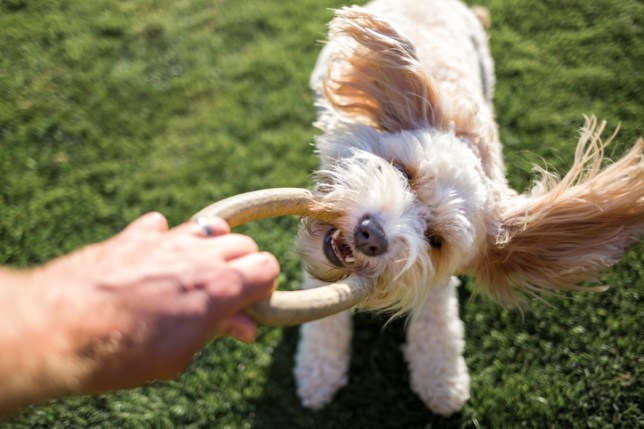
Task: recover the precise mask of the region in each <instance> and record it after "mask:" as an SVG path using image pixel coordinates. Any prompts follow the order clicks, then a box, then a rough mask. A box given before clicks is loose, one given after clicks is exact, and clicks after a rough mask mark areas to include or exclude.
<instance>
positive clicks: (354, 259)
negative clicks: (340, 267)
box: [344, 256, 356, 264]
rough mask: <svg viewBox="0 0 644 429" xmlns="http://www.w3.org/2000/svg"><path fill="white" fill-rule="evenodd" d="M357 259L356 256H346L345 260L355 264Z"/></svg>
mask: <svg viewBox="0 0 644 429" xmlns="http://www.w3.org/2000/svg"><path fill="white" fill-rule="evenodd" d="M355 261H356V258H354V257H353V256H347V257H346V258H344V262H346V263H347V264H353V263H354V262H355Z"/></svg>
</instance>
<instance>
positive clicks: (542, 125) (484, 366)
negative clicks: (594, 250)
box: [0, 0, 644, 429]
mask: <svg viewBox="0 0 644 429" xmlns="http://www.w3.org/2000/svg"><path fill="white" fill-rule="evenodd" d="M477 3H478V4H483V5H485V6H487V7H488V8H489V9H490V12H491V16H492V20H493V24H492V28H491V29H490V33H491V44H492V53H493V56H494V57H495V60H496V67H497V76H498V84H497V93H496V94H497V95H496V100H495V103H496V109H497V116H498V121H499V125H500V132H501V139H502V141H503V143H504V145H505V157H506V160H507V163H508V171H509V175H510V180H511V183H512V184H513V185H514V186H516V187H517V188H518V189H525V188H526V187H527V186H528V185H529V183H530V181H531V179H532V178H533V175H532V173H531V165H532V164H534V163H536V164H539V165H541V166H544V165H546V166H548V167H549V168H551V169H558V170H559V171H563V169H564V168H566V166H568V165H570V161H571V159H572V154H573V151H574V146H575V143H576V141H577V135H578V128H579V127H580V126H581V125H582V123H583V116H582V115H583V114H595V115H597V116H598V117H599V118H604V119H606V120H608V121H609V128H610V129H612V128H614V127H615V126H617V125H618V123H619V122H620V121H621V123H622V126H621V131H620V134H619V137H618V140H617V144H616V145H615V149H614V151H615V152H614V154H615V156H617V155H619V154H621V153H623V152H624V150H625V149H626V148H627V147H628V146H629V145H630V144H632V143H634V142H635V139H636V138H637V136H638V135H640V134H641V133H642V128H641V126H642V121H641V119H642V113H643V112H644V108H643V105H644V90H643V88H644V72H643V70H644V48H643V47H644V37H643V25H644V22H643V21H644V4H643V3H642V2H639V1H637V0H612V1H608V0H598V1H587V0H574V1H567V2H553V1H539V2H525V1H519V0H512V1H508V0H481V1H477ZM342 4H343V3H342V2H341V1H340V0H333V1H319V0H317V1H316V0H298V1H292V2H290V1H284V0H270V1H269V0H244V1H233V0H192V1H169V0H157V1H152V0H130V1H117V0H94V1H80V0H59V1H56V2H52V1H45V0H32V1H27V0H3V1H2V2H0V52H1V55H0V264H2V265H9V266H15V267H25V266H33V265H36V264H40V263H43V262H45V261H47V260H50V259H51V258H53V257H55V256H58V255H62V254H64V253H66V252H69V251H71V250H73V249H76V248H78V247H79V246H82V245H84V244H87V243H90V242H94V241H97V240H102V239H105V238H107V237H110V236H111V235H113V234H115V233H116V232H117V231H119V230H120V229H122V228H123V227H124V226H125V225H127V223H128V222H130V221H131V220H133V219H134V218H135V217H137V216H139V215H141V214H143V213H145V212H147V211H150V210H159V211H161V212H163V213H164V214H166V215H167V217H168V218H169V220H170V222H171V224H178V223H180V222H182V221H183V220H185V219H186V218H187V217H189V216H190V215H191V214H192V213H194V212H196V211H197V210H198V209H200V208H201V207H203V206H205V205H207V204H209V203H211V202H212V201H215V200H218V199H221V198H223V197H226V196H229V195H232V194H236V193H240V192H244V191H249V190H253V189H259V188H265V187H279V186H295V187H307V186H310V184H311V181H310V173H311V171H312V170H313V169H314V168H315V167H316V165H317V162H318V161H317V159H316V157H315V155H314V154H313V150H312V147H311V146H310V143H311V142H312V138H313V136H314V135H315V134H316V130H315V129H314V128H313V127H312V126H311V123H312V121H313V120H314V116H315V111H314V108H313V105H312V96H311V93H310V91H309V89H308V85H307V82H308V75H309V73H310V71H311V70H312V67H313V64H314V62H315V58H316V55H317V53H318V51H319V49H320V46H321V45H320V43H319V41H320V40H322V39H324V37H325V24H326V23H327V22H328V21H329V19H330V18H331V15H332V14H331V12H330V11H329V10H328V8H331V7H338V6H341V5H342ZM643 186H644V184H643ZM296 228H297V220H296V219H289V218H281V219H277V220H268V221H263V222H259V223H256V224H253V225H248V226H245V227H243V228H242V231H243V232H245V233H248V234H250V235H252V236H253V237H254V238H255V239H256V240H257V241H258V243H259V244H260V246H261V247H262V248H264V249H267V250H270V251H272V252H273V253H274V254H276V255H277V257H278V259H279V260H280V261H281V264H282V269H283V274H282V278H281V285H282V286H281V287H282V288H297V287H298V284H299V279H300V268H299V263H298V261H297V257H296V254H295V252H294V249H293V239H294V234H295V231H296ZM643 250H644V246H643V245H642V244H641V243H640V245H636V246H633V248H631V250H630V251H629V252H628V254H627V255H626V257H625V258H624V259H623V261H622V262H621V263H619V264H618V265H616V266H615V267H614V268H613V269H611V270H608V271H606V272H605V274H604V275H603V277H602V280H603V281H604V282H606V284H609V285H610V286H611V288H610V289H609V291H608V292H605V293H603V294H586V293H580V294H571V295H564V296H563V297H560V298H552V299H549V300H548V301H549V302H550V304H549V305H547V304H544V303H542V302H534V304H533V305H532V307H531V310H532V311H531V312H529V313H526V315H525V317H524V318H522V317H521V315H520V314H519V313H517V312H513V311H508V310H504V309H502V308H500V307H498V306H496V305H495V304H493V303H491V302H489V301H487V300H485V299H483V298H482V297H481V296H480V295H477V294H476V293H475V290H476V287H475V285H474V283H473V282H472V281H469V280H467V279H465V282H464V286H463V287H461V288H460V294H461V298H462V300H461V302H462V305H461V313H462V317H463V319H464V321H465V323H466V337H467V348H466V360H467V363H468V365H469V368H470V371H471V374H472V387H471V390H472V398H471V400H470V401H469V403H468V404H467V405H466V407H465V409H464V410H463V412H462V413H460V414H457V415H455V416H453V417H451V418H447V419H446V418H441V417H438V416H435V415H433V414H432V413H431V412H429V411H428V410H427V409H426V408H425V407H424V406H423V404H422V403H421V401H420V400H419V399H418V398H417V397H416V396H415V395H414V394H413V393H412V392H411V390H410V389H409V387H408V382H409V380H408V375H407V372H406V368H405V364H404V362H403V359H402V354H401V351H400V347H399V346H400V343H401V341H402V338H403V323H402V322H401V321H399V322H395V323H393V324H391V325H390V326H388V327H387V328H386V329H384V330H383V329H382V320H381V319H380V318H379V317H377V316H371V315H359V316H358V317H357V319H356V320H357V321H356V326H357V329H358V331H357V334H356V336H355V339H354V342H353V349H354V352H355V358H354V360H353V362H352V366H351V375H350V384H349V385H348V386H347V387H346V388H344V389H342V390H341V391H340V392H339V394H338V395H337V398H336V400H335V401H334V402H333V403H332V404H331V405H330V406H329V407H327V408H326V409H324V410H323V411H320V412H317V413H316V412H311V411H308V410H306V409H304V408H302V407H301V406H300V405H299V402H298V400H297V397H296V395H295V387H294V381H293V377H292V375H291V370H292V367H293V354H294V349H295V345H296V342H297V336H298V333H297V329H296V328H288V329H274V328H262V329H261V331H260V336H259V339H258V341H257V343H256V344H253V345H250V346H247V345H240V344H238V343H236V342H234V341H232V340H229V339H218V340H215V341H212V342H211V343H210V344H209V345H208V346H207V347H206V348H205V349H204V350H203V352H201V353H200V354H199V355H198V356H197V357H196V359H195V361H194V364H193V365H192V366H191V367H190V368H189V369H188V371H187V372H186V373H185V374H184V375H182V376H181V377H179V378H178V379H177V380H174V381H170V382H162V383H155V384H152V385H149V386H146V387H142V388H139V389H135V390H132V391H127V392H118V393H114V394H106V395H101V396H95V397H74V398H67V399H62V400H56V401H52V402H50V403H47V404H42V405H38V406H34V407H31V408H29V409H27V410H25V411H24V412H23V413H21V414H19V415H17V416H15V417H14V418H13V419H11V420H9V421H7V422H5V423H4V425H2V424H0V426H2V427H6V428H16V429H17V428H84V427H92V428H94V427H96V428H131V427H137V428H138V427H143V428H173V427H182V428H261V429H268V428H327V427H329V428H330V427H337V428H348V427H351V428H378V427H383V428H385V427H386V428H403V427H404V428H479V427H481V428H514V427H527V428H545V427H556V428H559V427H560V428H577V427H579V428H586V427H588V428H611V427H614V428H635V427H642V426H643V425H644V411H643V410H642V405H641V404H642V402H641V401H642V398H643V397H644V331H643V330H642V328H641V323H642V314H643V311H642V308H643V307H642V297H643V296H644V288H643V284H644V266H643V262H644V258H643V256H642V255H643V253H644V252H643ZM3 305H8V304H7V303H3ZM0 317H2V316H1V313H0ZM10 352H11V351H9V350H3V351H1V353H10Z"/></svg>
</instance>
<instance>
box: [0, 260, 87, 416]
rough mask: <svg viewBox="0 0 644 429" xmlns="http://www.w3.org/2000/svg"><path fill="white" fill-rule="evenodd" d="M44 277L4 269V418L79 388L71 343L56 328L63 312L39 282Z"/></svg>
mask: <svg viewBox="0 0 644 429" xmlns="http://www.w3.org/2000/svg"><path fill="white" fill-rule="evenodd" d="M44 275H45V273H43V272H41V271H40V269H37V270H29V271H15V270H6V269H0V302H2V307H3V316H2V318H1V319H0V350H2V352H1V353H0V413H7V412H9V411H12V410H14V409H16V408H18V407H20V406H23V405H25V404H28V403H32V402H35V401H38V400H41V399H44V398H47V397H51V396H58V395H64V394H68V393H72V392H73V391H75V390H76V389H77V388H78V381H79V380H78V378H79V377H78V376H75V375H74V373H75V372H78V370H79V369H80V368H81V365H80V363H79V362H78V361H77V359H70V357H71V356H73V349H74V345H73V344H72V339H71V338H70V337H69V336H68V335H67V334H66V333H64V332H62V331H61V330H60V329H58V327H57V326H56V325H57V320H58V319H59V318H58V317H57V315H56V312H59V311H63V310H64V308H62V306H61V305H57V301H58V300H57V297H56V293H55V292H54V291H53V290H46V289H45V288H44V287H43V285H42V284H41V283H39V282H38V280H37V279H38V277H39V276H44Z"/></svg>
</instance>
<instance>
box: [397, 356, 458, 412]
mask: <svg viewBox="0 0 644 429" xmlns="http://www.w3.org/2000/svg"><path fill="white" fill-rule="evenodd" d="M420 361H421V362H416V363H417V364H418V365H416V364H415V363H414V362H410V365H409V367H410V378H411V388H412V390H413V391H414V392H416V394H417V395H418V396H419V397H420V398H421V399H422V400H423V402H424V403H425V405H427V407H428V408H429V409H430V410H432V411H433V412H434V413H436V414H440V415H442V416H445V417H447V416H450V415H452V414H454V413H456V412H458V411H460V410H462V409H463V406H464V405H465V402H467V400H468V399H469V397H470V377H469V374H468V371H467V366H466V365H465V360H464V359H463V358H462V357H460V356H459V357H458V358H457V359H456V362H452V363H451V364H450V365H449V366H450V368H445V369H447V372H443V371H442V370H441V369H440V368H438V367H437V366H434V365H432V364H430V363H429V362H426V361H425V362H423V361H422V359H420Z"/></svg>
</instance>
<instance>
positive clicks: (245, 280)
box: [34, 213, 279, 393]
mask: <svg viewBox="0 0 644 429" xmlns="http://www.w3.org/2000/svg"><path fill="white" fill-rule="evenodd" d="M209 226H210V229H211V230H212V235H213V237H206V236H205V233H204V229H203V228H202V227H201V226H200V225H197V224H196V223H193V222H190V223H185V224H183V225H180V226H178V227H176V228H174V229H168V225H167V222H166V220H165V218H164V217H163V216H162V215H160V214H158V213H150V214H147V215H145V216H143V217H141V218H139V219H138V220H136V221H134V222H133V223H132V224H131V225H130V226H128V227H127V228H126V229H125V230H124V231H123V232H122V233H120V234H118V235H117V236H115V237H114V238H112V239H110V240H108V241H106V242H103V243H99V244H95V245H91V246H87V247H85V248H83V249H81V250H80V251H78V252H75V253H72V254H70V255H67V256H65V257H62V258H60V259H58V260H55V261H53V262H52V263H50V264H48V265H46V266H45V267H43V268H42V269H41V270H38V271H37V272H35V273H34V276H35V278H36V284H42V283H49V284H48V285H46V286H45V287H42V289H41V292H42V293H44V294H45V295H46V296H47V301H48V303H49V306H50V308H51V309H54V311H55V312H56V317H55V318H54V325H55V328H54V329H56V330H57V332H61V333H63V334H64V333H67V334H68V335H67V337H65V336H64V335H63V338H66V341H67V346H66V348H67V350H65V353H67V354H69V355H70V357H71V358H72V360H74V361H76V365H75V366H74V367H72V368H71V369H70V371H71V372H73V373H74V372H75V374H74V377H76V378H77V379H78V380H79V382H78V386H76V387H75V390H76V391H79V392H85V393H87V392H98V391H104V390H112V389H120V388H126V387H133V386H138V385H140V384H143V383H145V382H147V381H150V380H156V379H164V378H171V377H174V376H176V375H178V374H179V373H180V372H182V371H183V370H184V369H185V368H186V366H187V365H188V364H189V362H190V360H191V358H192V356H193V355H194V353H196V352H197V351H198V350H200V349H201V348H202V347H203V345H204V344H205V343H206V342H207V341H208V340H210V339H211V338H213V337H214V336H218V335H231V336H234V337H236V338H238V339H240V340H242V341H252V340H253V339H254V338H255V336H256V326H255V323H254V322H253V321H252V320H251V319H249V318H248V317H247V316H245V315H244V314H243V312H242V310H243V309H244V308H245V307H247V306H249V305H250V304H252V303H254V302H256V301H259V300H261V299H263V298H265V297H267V296H269V295H270V293H271V292H272V290H273V288H274V285H275V280H276V278H277V274H278V273H279V265H278V263H277V261H276V259H275V258H274V257H273V256H272V255H270V254H268V253H259V252H258V251H257V245H256V244H255V243H254V242H253V241H252V240H251V239H250V238H248V237H246V236H242V235H238V234H229V229H228V225H227V224H226V223H225V222H224V221H223V220H220V219H215V220H212V221H211V224H210V225H209Z"/></svg>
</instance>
